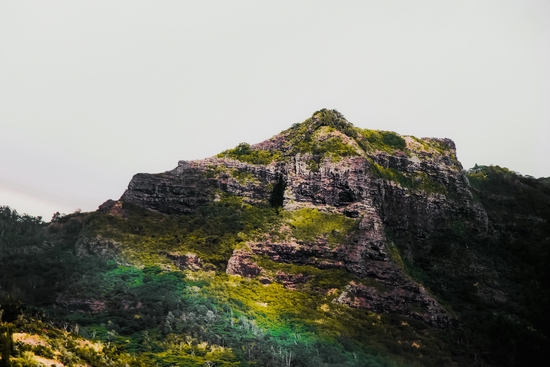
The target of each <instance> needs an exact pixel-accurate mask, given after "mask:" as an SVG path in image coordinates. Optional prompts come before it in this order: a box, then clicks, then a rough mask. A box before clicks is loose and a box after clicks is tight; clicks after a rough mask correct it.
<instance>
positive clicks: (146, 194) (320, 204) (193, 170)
mask: <svg viewBox="0 0 550 367" xmlns="http://www.w3.org/2000/svg"><path fill="white" fill-rule="evenodd" d="M549 221H550V185H548V179H535V178H532V177H524V176H521V175H518V174H516V173H514V172H511V171H508V170H506V169H504V168H500V167H498V166H495V167H493V166H490V167H485V166H476V167H474V168H473V169H471V170H469V171H464V169H463V167H462V166H461V164H460V162H459V161H458V160H457V157H456V151H455V146H454V143H453V142H452V141H451V140H449V139H436V138H423V139H419V138H415V137H412V136H401V135H399V134H397V133H394V132H387V131H376V130H366V129H361V128H358V127H355V126H354V125H352V124H351V123H349V122H348V121H347V120H346V119H345V118H344V117H343V116H342V115H341V114H340V113H338V112H337V111H334V110H321V111H317V112H316V113H314V114H313V116H312V117H311V118H309V119H307V120H306V121H304V122H303V123H301V124H295V125H293V126H292V127H291V128H289V129H288V130H285V131H283V132H281V133H280V134H279V135H276V136H274V137H273V138H271V139H269V140H266V141H264V142H261V143H259V144H255V145H249V144H246V143H242V144H239V145H238V146H237V147H235V148H233V149H229V150H226V151H224V152H222V153H220V154H219V155H217V156H216V157H211V158H207V159H204V160H198V161H180V162H179V163H178V166H177V167H176V168H175V169H173V170H171V171H168V172H164V173H159V174H143V173H141V174H137V175H135V176H134V177H133V179H132V180H131V182H130V183H129V185H128V189H127V190H126V191H125V192H124V193H123V195H122V196H121V198H120V199H119V200H117V201H114V200H108V201H106V202H105V203H104V204H103V205H101V206H100V207H99V209H98V210H97V211H96V212H92V213H73V214H69V215H56V216H54V218H52V221H51V222H50V223H44V222H42V221H41V220H39V219H38V218H33V217H29V216H21V215H19V214H17V213H16V212H15V211H14V210H12V209H10V208H7V207H2V208H1V210H0V233H1V234H0V269H2V270H1V272H0V292H1V293H0V296H1V302H0V304H1V308H2V321H3V323H2V326H1V327H2V329H1V330H2V331H1V332H0V336H1V339H2V345H3V354H2V360H0V364H1V363H4V365H6V362H7V361H8V360H10V363H11V365H12V366H26V365H28V366H32V365H37V363H39V361H40V358H45V359H47V360H48V362H47V363H52V364H57V365H58V366H62V365H67V366H69V365H75V366H76V365H82V366H84V365H91V366H103V365H105V366H107V365H121V366H122V365H128V366H174V365H177V366H476V365H479V366H482V365H483V366H525V365H537V364H538V362H539V361H541V360H543V359H547V358H548V357H549V356H548V351H549V350H550V342H549V340H548V336H549V333H550V319H549V316H548V315H547V312H546V311H547V310H548V309H550V307H549V306H550V273H549V267H548V263H549V262H548V261H549V260H550V258H549V256H550V255H549V246H550V226H549V225H548V223H549ZM23 320H27V321H25V322H23ZM29 325H30V326H29ZM36 325H39V326H36ZM44 325H50V326H49V327H44ZM46 329H47V330H48V331H44V330H46ZM50 329H52V330H55V332H53V331H52V330H50ZM48 333H54V334H55V335H52V336H50V334H48ZM10 334H13V335H14V337H10ZM63 338H65V339H66V340H67V342H66V343H65V344H64V345H63V343H62V342H61V341H59V340H60V339H63ZM29 341H31V342H29ZM10 344H11V346H10ZM84 346H86V348H84ZM91 350H93V352H92V351H91ZM87 353H88V354H87ZM8 354H11V357H8ZM47 363H46V364H47Z"/></svg>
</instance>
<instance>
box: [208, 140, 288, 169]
mask: <svg viewBox="0 0 550 367" xmlns="http://www.w3.org/2000/svg"><path fill="white" fill-rule="evenodd" d="M223 157H227V158H232V159H237V160H239V161H243V162H247V163H252V164H269V163H271V162H273V161H280V160H281V159H282V155H281V153H280V152H277V151H273V152H272V151H269V150H258V149H251V148H250V144H248V143H240V144H239V145H237V146H236V147H235V148H233V149H229V150H226V151H223V152H221V153H220V154H218V158H223Z"/></svg>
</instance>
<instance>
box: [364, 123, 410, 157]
mask: <svg viewBox="0 0 550 367" xmlns="http://www.w3.org/2000/svg"><path fill="white" fill-rule="evenodd" d="M357 132H358V133H359V136H360V137H361V138H362V139H360V140H359V141H360V142H361V143H362V144H361V145H362V147H363V149H365V151H373V150H381V151H384V152H386V153H390V154H391V153H394V152H395V151H396V150H400V151H405V148H406V147H407V143H406V142H405V139H403V138H402V137H401V136H399V135H398V134H396V133H394V132H393V131H377V130H367V129H357Z"/></svg>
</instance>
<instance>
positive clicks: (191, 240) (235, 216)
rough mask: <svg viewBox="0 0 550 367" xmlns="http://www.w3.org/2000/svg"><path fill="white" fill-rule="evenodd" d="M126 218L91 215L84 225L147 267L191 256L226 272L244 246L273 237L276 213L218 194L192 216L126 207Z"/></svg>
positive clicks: (131, 206)
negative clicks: (171, 255) (172, 255)
mask: <svg viewBox="0 0 550 367" xmlns="http://www.w3.org/2000/svg"><path fill="white" fill-rule="evenodd" d="M123 209H125V210H127V212H128V215H127V217H116V216H105V215H102V214H99V213H92V214H91V215H90V216H89V217H88V218H87V220H86V222H85V224H86V225H87V232H88V235H89V236H92V237H95V236H96V235H102V236H105V237H108V238H111V239H113V240H115V241H117V242H119V243H120V244H121V246H122V250H123V252H124V255H125V256H126V257H128V258H129V259H130V260H133V261H136V262H138V263H142V264H145V265H153V264H156V263H158V262H159V261H162V256H160V255H159V254H161V253H163V252H178V251H183V252H186V251H190V252H192V253H195V254H197V255H198V256H199V257H200V258H201V259H203V260H204V261H205V262H206V263H207V264H209V265H210V266H211V267H212V268H217V269H221V270H223V269H225V265H226V264H227V260H228V259H229V257H230V256H231V253H232V251H233V248H234V247H235V246H236V245H237V244H238V243H240V242H243V241H245V240H249V239H252V238H255V236H260V235H264V234H265V233H270V231H272V228H273V226H275V225H276V224H277V223H278V221H279V219H278V218H279V217H278V213H277V210H276V209H275V208H272V207H271V206H269V205H268V204H267V203H266V204H265V205H263V206H260V205H255V206H253V205H250V204H246V203H244V202H243V201H242V199H241V198H238V197H235V196H230V195H224V194H220V200H219V201H214V202H212V203H211V204H209V205H207V206H204V207H200V208H199V210H198V211H197V212H196V213H194V214H190V215H188V216H179V217H177V216H167V215H163V214H160V213H156V212H152V211H149V210H147V209H143V208H140V207H137V206H134V205H132V204H129V203H124V206H123Z"/></svg>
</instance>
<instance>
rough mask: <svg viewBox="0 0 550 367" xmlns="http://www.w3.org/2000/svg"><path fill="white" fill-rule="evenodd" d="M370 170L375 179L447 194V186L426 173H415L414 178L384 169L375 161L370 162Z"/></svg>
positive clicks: (392, 169)
mask: <svg viewBox="0 0 550 367" xmlns="http://www.w3.org/2000/svg"><path fill="white" fill-rule="evenodd" d="M370 168H371V172H372V173H373V174H374V176H375V177H379V178H382V179H384V180H388V181H393V182H396V183H398V184H400V185H401V186H402V187H406V188H409V189H411V190H421V191H424V192H426V193H436V194H447V189H446V188H445V186H443V185H442V184H440V183H439V182H436V181H434V180H432V179H431V178H430V177H429V176H428V175H427V174H426V173H425V172H415V173H414V176H413V175H409V174H406V173H404V172H401V171H399V170H396V169H394V168H386V167H383V166H381V165H380V164H378V163H376V162H374V161H371V162H370Z"/></svg>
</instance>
